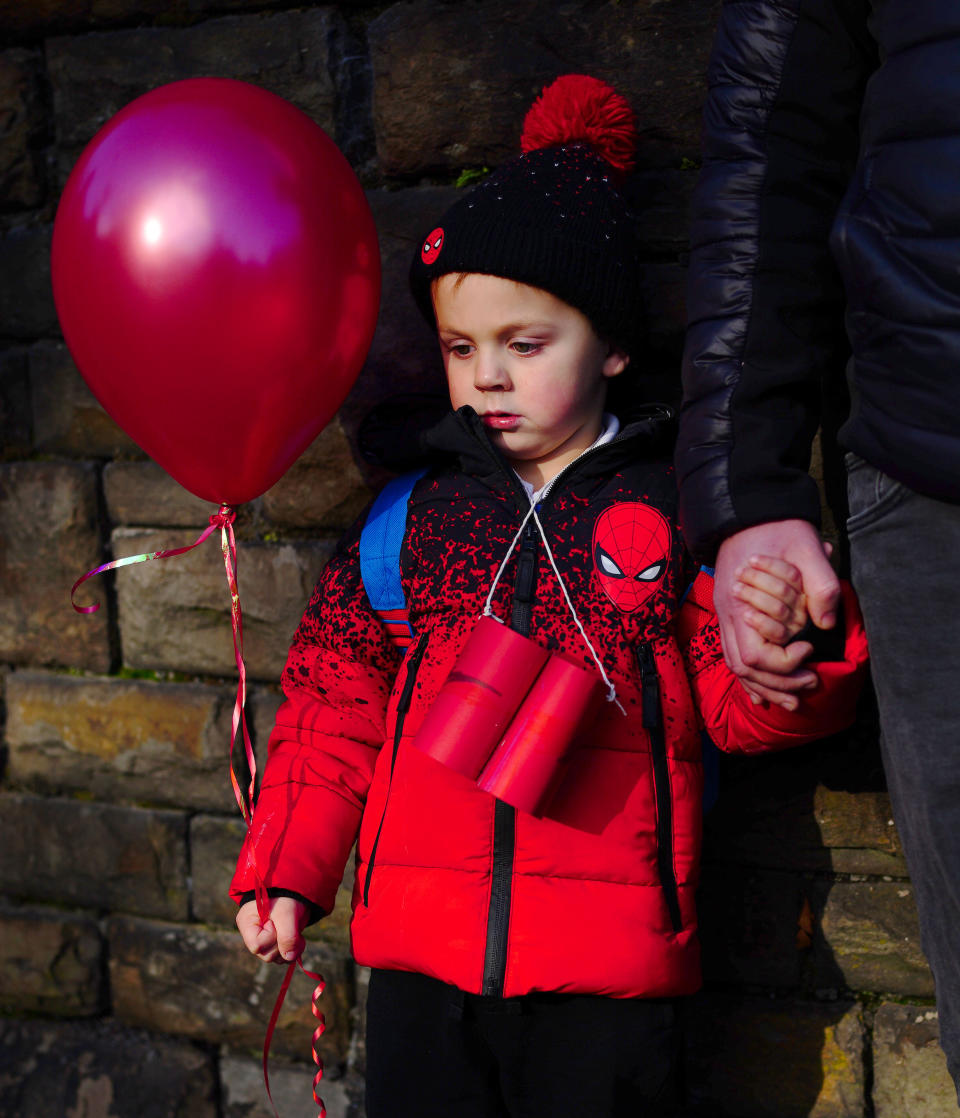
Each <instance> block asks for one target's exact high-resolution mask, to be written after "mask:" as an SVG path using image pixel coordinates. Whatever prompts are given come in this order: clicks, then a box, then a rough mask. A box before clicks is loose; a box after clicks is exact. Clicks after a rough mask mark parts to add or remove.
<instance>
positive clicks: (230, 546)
mask: <svg viewBox="0 0 960 1118" xmlns="http://www.w3.org/2000/svg"><path fill="white" fill-rule="evenodd" d="M236 517H237V511H236V509H235V508H233V507H232V506H231V505H221V506H220V508H219V509H218V510H217V511H216V512H215V513H214V514H213V515H212V516H211V517H210V523H209V525H208V526H207V527H206V528H205V529H204V530H203V532H201V533H200V535H199V536H198V537H197V539H196V540H194V542H193V543H191V544H187V546H186V547H174V548H168V549H166V550H162V551H152V552H149V553H147V554H144V555H128V556H126V557H125V558H123V559H114V560H112V561H111V562H109V563H103V564H101V565H100V566H99V567H96V568H95V569H94V570H92V571H87V573H86V574H85V575H81V576H80V578H78V579H77V581H76V582H75V583H74V584H73V586H72V587H71V589H70V604H71V605H72V606H73V608H74V609H75V610H76V611H77V613H96V612H97V611H98V610H99V609H100V603H99V602H94V603H93V604H92V605H89V606H78V605H77V603H76V601H75V600H74V596H75V594H76V592H77V589H78V588H79V587H80V586H82V585H83V583H85V582H86V581H87V579H90V578H93V577H94V575H99V574H102V573H103V572H105V571H112V570H116V569H117V568H118V567H126V566H129V565H130V564H132V563H147V562H150V561H151V560H152V559H169V558H171V557H172V556H174V555H183V554H184V553H185V552H187V551H192V550H193V549H194V548H195V547H199V546H200V544H202V543H203V542H204V540H206V539H207V538H208V537H209V536H211V535H212V534H213V533H214V532H215V531H216V530H217V528H219V529H220V550H221V551H222V552H223V566H224V570H225V571H226V575H227V585H228V587H229V589H230V621H231V629H232V632H233V654H234V658H235V659H236V662H237V676H238V679H237V697H236V700H235V702H234V705H233V718H232V723H231V732H230V783H231V784H232V786H233V794H234V796H235V797H236V801H237V805H238V806H239V808H240V814H241V815H242V816H243V821H244V822H245V823H246V825H247V831H248V832H249V830H250V826H251V824H252V821H253V819H252V817H253V803H254V785H255V781H256V775H257V762H256V758H255V756H254V753H253V743H252V742H251V740H250V732H249V730H248V728H247V716H246V704H247V670H246V667H245V665H244V662H243V612H242V610H241V608H240V591H239V587H238V584H237V541H236V537H235V536H234V532H233V522H234V521H235V520H236ZM238 730H241V732H242V735H243V748H244V753H245V756H246V761H247V772H248V773H249V776H250V781H249V784H248V785H247V789H246V795H244V791H243V789H242V788H241V787H240V782H239V781H238V780H237V775H236V773H235V772H234V767H233V748H234V744H235V742H236V740H237V731H238ZM252 852H253V850H252V847H251V853H252ZM253 875H254V885H255V890H256V899H257V912H258V913H259V916H260V922H261V923H265V922H266V921H267V920H269V919H270V910H269V907H268V898H267V890H266V887H265V886H264V883H263V877H262V875H261V874H260V871H259V869H258V868H257V865H256V856H255V855H254V865H253ZM298 966H299V967H300V969H301V970H302V971H303V973H304V974H305V975H306V976H307V977H308V978H311V979H313V980H314V981H315V982H316V986H315V988H314V991H313V995H312V997H311V1000H310V1007H311V1010H312V1012H313V1015H314V1017H316V1018H317V1020H318V1021H319V1024H318V1025H317V1027H316V1029H315V1030H314V1033H313V1039H312V1042H311V1050H312V1054H313V1062H314V1063H315V1064H316V1065H317V1072H316V1074H315V1075H314V1078H313V1099H314V1102H315V1103H316V1104H317V1106H318V1107H319V1108H320V1113H319V1114H318V1116H317V1118H326V1114H327V1109H326V1107H325V1106H324V1103H323V1099H321V1098H320V1096H319V1095H318V1094H317V1086H318V1085H319V1083H320V1080H321V1079H322V1078H323V1061H322V1060H321V1058H320V1054H319V1052H318V1051H317V1042H318V1040H319V1039H320V1037H321V1036H322V1035H323V1032H324V1029H325V1028H326V1024H325V1022H324V1018H323V1014H322V1013H321V1012H320V1010H319V1009H318V1008H317V1001H318V999H319V997H320V995H321V994H322V993H323V991H324V988H325V983H324V980H323V978H322V976H321V975H319V974H314V972H313V971H309V970H307V969H306V968H305V967H304V965H303V963H302V962H301V961H300V959H295V960H294V961H293V962H292V963H290V965H289V966H288V968H287V973H286V975H285V976H284V979H283V984H282V986H281V987H280V992H279V993H278V995H277V1000H276V1004H275V1005H274V1007H273V1012H272V1013H271V1015H270V1022H269V1024H268V1025H267V1032H266V1035H265V1037H264V1041H263V1083H264V1086H265V1087H266V1089H267V1098H268V1099H269V1100H270V1106H271V1107H272V1109H273V1113H274V1116H275V1118H279V1114H278V1113H277V1108H276V1104H275V1103H274V1101H273V1095H272V1094H271V1093H270V1076H269V1072H268V1063H269V1057H270V1042H271V1040H272V1039H273V1033H274V1030H275V1028H276V1024H277V1019H278V1018H279V1016H280V1010H281V1009H282V1008H283V1003H284V1000H285V998H286V996H287V990H288V989H289V988H290V980H291V979H292V978H293V972H294V970H295V969H296V968H297V967H298Z"/></svg>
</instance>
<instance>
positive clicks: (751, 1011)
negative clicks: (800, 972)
mask: <svg viewBox="0 0 960 1118" xmlns="http://www.w3.org/2000/svg"><path fill="white" fill-rule="evenodd" d="M687 1026H688V1027H687V1051H686V1084H687V1110H686V1111H685V1114H686V1115H687V1116H688V1118H716V1116H718V1115H730V1116H734V1115H735V1116H736V1118H863V1114H864V1112H865V1097H864V1061H863V1053H864V1031H863V1025H862V1022H861V1014H860V1007H859V1006H858V1005H856V1004H853V1003H850V1002H833V1003H828V1004H823V1003H819V1004H818V1003H812V1002H795V1001H774V1000H772V999H768V1000H761V999H754V998H735V997H721V996H717V995H700V996H699V997H698V998H697V999H696V1000H695V1001H694V1002H693V1004H692V1005H691V1007H690V1011H689V1013H688V1017H687Z"/></svg>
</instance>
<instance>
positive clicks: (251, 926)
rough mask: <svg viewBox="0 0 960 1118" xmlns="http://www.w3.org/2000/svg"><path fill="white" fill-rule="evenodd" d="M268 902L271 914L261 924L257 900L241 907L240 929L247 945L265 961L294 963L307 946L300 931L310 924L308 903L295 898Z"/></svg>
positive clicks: (252, 952)
mask: <svg viewBox="0 0 960 1118" xmlns="http://www.w3.org/2000/svg"><path fill="white" fill-rule="evenodd" d="M267 905H268V907H269V909H270V917H269V919H267V920H266V921H265V922H264V923H262V924H261V922H260V914H259V913H258V912H257V902H256V901H247V903H246V904H244V905H241V906H240V910H239V912H238V913H237V928H238V929H239V931H240V935H241V936H242V938H243V942H244V945H245V946H246V948H247V950H248V951H249V952H250V953H251V954H252V955H256V956H257V958H258V959H262V960H263V961H264V962H265V963H290V962H293V960H294V959H298V958H299V957H300V953H301V952H302V951H303V948H304V940H303V936H302V935H301V934H300V933H301V932H302V931H303V929H304V928H305V927H306V925H307V919H308V916H309V912H308V910H307V906H306V905H305V904H303V902H302V901H296V900H294V899H293V897H271V898H270V900H269V901H268V902H267Z"/></svg>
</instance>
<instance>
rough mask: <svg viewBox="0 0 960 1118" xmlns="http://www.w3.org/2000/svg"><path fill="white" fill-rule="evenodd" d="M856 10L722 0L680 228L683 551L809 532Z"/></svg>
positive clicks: (832, 344)
mask: <svg viewBox="0 0 960 1118" xmlns="http://www.w3.org/2000/svg"><path fill="white" fill-rule="evenodd" d="M868 8H869V5H868V2H867V0H726V2H725V3H724V5H723V9H722V13H721V19H720V26H719V29H718V31H717V36H716V39H715V42H714V49H713V55H712V58H711V62H710V68H709V74H708V82H709V92H708V97H707V102H706V106H705V111H704V163H703V169H702V172H701V175H700V179H699V181H698V185H697V187H696V190H695V194H694V200H693V211H692V222H691V258H690V275H689V282H688V290H687V318H688V332H687V341H686V348H685V353H684V363H683V377H684V404H683V410H682V413H681V420H680V437H679V442H678V449H677V470H678V477H679V479H680V483H681V504H680V509H681V523H682V525H683V530H684V534H685V536H686V539H687V542H688V545H689V546H690V547H691V549H692V550H693V551H694V553H695V554H696V555H697V556H698V557H699V558H701V559H705V560H710V559H712V557H713V555H714V553H715V552H716V549H717V547H718V546H719V545H720V543H721V542H722V541H723V540H724V539H725V538H726V537H727V536H729V535H731V534H733V533H734V532H736V531H739V530H740V529H742V528H746V527H749V526H751V525H753V524H760V523H765V522H767V521H771V520H783V519H786V518H790V517H800V518H804V519H807V520H810V521H812V522H814V523H818V521H819V499H818V494H817V490H816V486H815V484H814V482H813V481H812V480H811V479H810V477H809V476H808V474H807V467H808V465H809V456H810V445H811V442H812V439H813V435H814V433H815V430H816V427H817V422H818V412H819V398H820V384H821V381H822V380H823V378H825V377H834V376H842V375H843V367H844V363H845V359H846V348H847V347H846V341H845V335H844V330H843V295H842V289H841V285H840V280H839V277H838V274H837V272H836V270H835V268H834V265H833V262H832V260H831V257H830V251H829V243H828V239H829V232H830V227H831V224H832V221H833V217H834V214H835V212H836V209H837V206H838V204H839V201H840V199H841V197H842V195H843V192H844V190H845V188H846V184H847V182H848V180H849V178H850V175H851V173H852V170H853V167H854V165H855V162H856V155H857V142H858V116H859V109H860V104H861V101H862V98H863V89H864V85H865V82H866V79H867V77H868V76H869V74H870V72H871V71H872V70H873V69H874V68H875V66H876V49H875V46H874V44H873V40H872V39H871V38H870V36H869V33H868V30H867V14H868Z"/></svg>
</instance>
